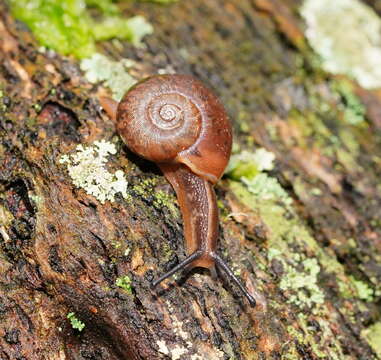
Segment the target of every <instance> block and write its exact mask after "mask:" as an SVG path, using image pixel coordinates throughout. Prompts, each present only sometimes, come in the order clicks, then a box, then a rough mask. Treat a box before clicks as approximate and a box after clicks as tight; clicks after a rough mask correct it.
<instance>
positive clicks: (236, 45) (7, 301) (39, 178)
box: [0, 0, 381, 360]
mask: <svg viewBox="0 0 381 360" xmlns="http://www.w3.org/2000/svg"><path fill="white" fill-rule="evenodd" d="M298 5H299V4H298V2H297V1H292V0H288V1H280V0H268V1H266V0H239V1H238V0H237V1H233V0H230V1H227V0H208V1H204V0H193V1H186V0H183V1H179V2H178V3H176V4H174V5H171V6H167V7H160V6H156V5H152V4H144V5H139V6H138V5H136V4H135V5H133V4H130V5H126V6H125V7H126V8H125V13H126V15H132V14H137V13H141V14H144V15H145V16H147V17H148V19H149V20H150V21H151V22H152V23H153V25H154V27H155V33H154V34H153V35H152V36H149V37H148V38H147V39H146V41H145V42H146V44H147V48H146V49H144V50H142V49H135V48H133V47H132V46H130V45H128V44H123V47H122V49H121V48H118V49H116V48H114V47H113V46H112V45H111V44H104V47H103V51H106V52H108V53H109V54H110V55H112V56H114V57H115V58H121V57H127V58H132V59H135V60H136V61H138V63H139V66H140V69H139V72H138V73H137V74H136V75H137V76H138V77H141V78H143V77H144V76H146V75H149V74H152V73H156V72H157V70H158V69H160V68H172V69H174V70H175V71H176V72H181V73H190V74H193V75H195V76H197V77H198V78H200V79H201V80H203V81H205V82H206V83H207V84H209V85H210V86H211V87H213V88H214V89H216V92H217V93H218V95H219V96H220V97H221V99H222V101H223V103H224V104H225V106H226V108H227V110H228V112H229V114H230V117H231V119H232V121H233V125H234V131H235V142H236V143H237V144H239V145H240V146H241V148H242V149H249V150H253V149H255V148H257V147H258V146H262V147H265V148H266V149H267V150H269V151H272V152H273V153H274V154H275V155H276V168H275V170H273V171H272V173H271V175H273V176H274V177H276V178H277V179H278V181H279V182H280V183H281V184H282V186H283V188H284V189H286V190H287V192H288V195H289V197H290V198H292V199H293V202H292V205H291V207H292V209H289V208H287V207H286V206H285V205H284V204H280V203H278V202H276V201H273V202H268V201H267V202H263V201H262V200H258V199H256V197H255V196H254V195H253V194H250V193H249V192H248V191H247V189H246V188H245V187H244V186H243V185H242V184H240V183H239V182H235V181H231V180H228V179H224V180H222V181H221V182H220V183H219V184H218V185H217V187H216V191H217V196H218V199H219V200H220V207H221V212H222V216H221V239H220V245H219V251H220V252H221V253H222V254H223V256H224V257H225V258H226V259H227V261H228V262H229V263H230V264H231V266H232V267H233V268H234V269H235V270H239V271H240V277H241V278H242V280H243V281H244V283H245V285H246V286H247V287H248V289H249V290H250V291H251V292H252V293H253V294H254V295H255V297H256V299H257V301H258V306H257V307H256V308H254V309H252V308H250V307H249V306H248V304H247V301H246V300H245V299H244V298H241V297H240V295H239V293H238V292H237V290H236V289H235V287H234V286H233V285H230V284H228V283H227V282H226V281H223V280H213V279H212V277H211V276H210V274H209V273H208V272H204V271H202V270H196V271H193V272H192V273H191V274H190V275H189V276H187V277H183V278H182V279H181V280H182V281H180V282H176V281H173V280H171V281H168V282H166V283H165V284H163V286H162V288H161V290H160V291H158V292H155V291H152V290H151V289H150V286H149V284H150V281H151V280H152V279H153V278H154V277H156V276H157V274H161V273H162V272H163V271H164V270H165V269H168V268H170V267H172V266H173V264H175V263H176V262H177V261H178V259H182V258H183V256H184V246H183V235H182V223H181V216H180V213H179V211H178V209H177V207H174V206H165V205H160V204H158V202H157V201H155V192H156V191H157V190H158V189H161V190H163V191H165V192H167V193H168V194H169V195H170V196H172V198H173V204H176V200H175V198H174V196H173V190H172V189H171V188H170V186H169V185H168V184H167V182H166V181H165V179H164V178H163V176H162V175H161V174H160V172H159V171H158V170H157V168H156V167H155V166H154V165H152V164H150V163H148V162H144V161H142V160H140V159H138V158H136V157H134V156H132V155H131V154H130V153H128V152H127V151H126V149H125V148H124V147H123V148H122V149H120V151H119V152H118V155H116V156H114V157H113V158H112V165H111V166H114V167H115V168H120V167H122V169H123V170H125V172H126V174H127V177H128V181H129V183H130V186H129V192H130V195H131V199H130V200H129V201H126V200H124V199H122V198H121V197H120V198H118V199H117V201H116V202H114V203H110V202H106V203H105V204H101V203H100V202H98V201H97V200H96V199H95V198H93V197H92V196H90V195H87V194H86V193H85V192H84V191H83V190H81V189H77V188H75V187H74V185H73V184H72V182H71V179H70V177H69V176H68V174H67V172H66V170H65V168H64V167H63V166H61V165H59V163H58V160H59V158H60V156H62V155H63V154H66V153H68V152H70V151H72V150H73V149H74V148H75V147H76V145H78V144H80V143H81V144H90V143H92V142H93V141H95V140H100V139H106V140H109V139H111V138H112V137H113V136H115V131H114V127H113V124H112V123H111V122H110V120H109V119H108V118H107V116H106V115H105V114H104V113H102V112H101V109H100V106H99V102H98V100H97V98H96V95H95V93H96V91H97V89H96V88H95V87H94V86H92V85H90V84H88V83H87V82H86V81H85V80H84V78H83V75H82V74H81V71H80V70H79V67H78V64H77V63H76V62H75V61H74V60H72V59H69V58H64V57H61V56H59V55H57V54H53V53H51V52H47V53H44V54H43V53H41V52H39V51H38V50H37V49H38V44H36V43H35V41H34V40H33V36H32V35H31V34H30V33H29V32H28V29H27V28H26V27H25V26H24V25H23V24H21V23H20V22H16V21H15V20H14V19H13V18H12V17H11V16H10V15H9V11H8V9H7V7H6V6H5V5H4V4H3V3H1V2H0V84H1V86H2V90H3V93H4V95H3V96H2V98H1V99H0V222H1V224H0V231H1V232H0V234H1V236H0V245H1V247H0V289H1V291H0V359H2V360H5V359H28V360H34V359H160V358H163V359H193V360H194V359H235V360H238V359H242V360H243V359H250V360H251V359H318V358H319V359H364V360H365V359H367V360H368V359H377V358H379V357H377V356H379V355H377V354H376V352H375V351H374V349H372V347H371V346H370V344H369V343H368V340H367V337H366V334H367V329H368V328H370V327H371V326H372V325H373V324H375V323H376V322H377V321H379V320H380V317H381V312H380V291H379V290H380V280H381V266H380V263H381V259H380V258H381V255H380V254H381V227H380V225H381V224H380V220H379V219H380V216H381V210H380V209H381V195H380V185H379V184H380V180H381V170H380V163H381V160H380V159H381V144H380V139H381V137H380V128H381V120H380V116H379V114H380V111H381V99H380V96H379V94H378V93H377V92H374V93H370V92H368V91H365V90H363V89H358V96H359V97H360V98H361V99H362V101H363V103H364V104H365V105H366V110H367V118H366V120H365V121H364V123H363V124H362V126H354V125H350V124H348V123H346V122H345V121H343V112H344V110H345V106H346V103H345V99H344V98H340V97H339V98H338V97H337V96H334V95H332V90H331V88H330V84H331V82H332V81H338V82H340V81H341V79H340V78H337V79H334V78H333V77H332V76H329V75H327V74H324V73H322V72H321V71H319V70H318V69H316V68H315V67H314V66H313V65H312V63H313V54H312V52H311V50H310V49H309V48H308V46H307V43H306V41H305V38H304V35H303V26H304V25H303V23H302V21H301V19H300V18H299V17H298V15H297V12H296V9H297V6H298ZM36 104H38V106H36ZM323 105H325V106H323ZM327 106H328V107H329V111H327V110H326V108H327ZM324 109H325V110H324ZM143 181H144V184H150V185H148V186H145V187H144V188H143V191H138V189H141V188H142V187H141V184H142V182H143ZM261 201H262V202H261ZM231 213H232V214H233V215H231V216H227V215H228V214H231ZM242 213H244V214H245V215H242ZM274 247H276V248H278V249H279V248H281V249H283V251H282V252H281V254H279V253H277V254H278V255H277V256H269V250H270V249H272V248H274ZM127 249H128V250H129V251H127V252H126V250H127ZM278 256H279V257H282V261H280V260H279V259H278V258H277V257H278ZM298 259H299V261H298ZM306 259H316V264H317V266H318V267H319V270H320V271H318V273H317V274H316V278H317V283H316V286H317V290H316V289H314V288H308V284H307V290H305V289H304V290H303V288H300V287H298V284H297V282H296V281H295V276H296V274H298V273H300V274H303V272H304V273H306V274H307V275H309V273H308V271H307V270H306V264H307V263H306V262H305V260H306ZM124 275H128V276H129V277H130V278H131V279H132V293H131V294H130V293H128V292H127V291H125V290H123V289H121V288H120V287H118V286H116V284H115V282H116V279H117V278H118V277H120V276H124ZM350 279H352V280H353V279H356V280H357V281H361V284H363V285H364V284H365V285H364V286H366V288H367V289H368V290H369V293H370V294H372V296H368V297H367V296H361V295H358V293H359V292H356V291H355V290H353V289H354V287H353V285H351V280H350ZM282 281H283V282H282ZM287 281H288V284H289V286H288V285H287ZM311 281H313V280H311ZM352 283H353V281H352ZM281 284H283V285H282V286H281ZM292 285H295V288H294V289H293V288H292ZM308 289H309V290H308ZM300 292H302V294H304V295H305V296H307V297H309V299H311V298H312V296H313V292H316V293H318V294H319V295H320V296H322V297H323V301H313V300H311V301H298V300H297V299H298V294H299V295H300ZM295 294H296V295H297V296H296V300H295V297H293V295H295ZM315 295H316V294H315ZM69 312H75V314H76V316H77V317H78V318H79V319H80V320H82V321H83V322H84V323H85V325H86V327H85V329H84V330H83V331H82V332H78V331H77V330H75V329H73V328H72V327H71V325H70V322H69V321H68V319H67V318H66V316H67V314H68V313H69Z"/></svg>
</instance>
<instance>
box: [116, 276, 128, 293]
mask: <svg viewBox="0 0 381 360" xmlns="http://www.w3.org/2000/svg"><path fill="white" fill-rule="evenodd" d="M131 283H132V282H131V279H130V278H129V276H127V275H125V276H121V277H118V278H117V279H116V281H115V285H116V286H118V287H120V288H121V289H123V290H125V291H126V292H128V293H129V294H132V285H131Z"/></svg>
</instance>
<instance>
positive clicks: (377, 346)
mask: <svg viewBox="0 0 381 360" xmlns="http://www.w3.org/2000/svg"><path fill="white" fill-rule="evenodd" d="M361 335H362V336H363V337H365V338H366V339H367V340H368V343H369V345H370V346H371V347H372V349H373V350H374V351H375V352H376V354H377V355H378V356H379V357H381V322H377V323H375V324H373V325H371V326H369V327H368V328H367V329H365V330H363V331H362V332H361Z"/></svg>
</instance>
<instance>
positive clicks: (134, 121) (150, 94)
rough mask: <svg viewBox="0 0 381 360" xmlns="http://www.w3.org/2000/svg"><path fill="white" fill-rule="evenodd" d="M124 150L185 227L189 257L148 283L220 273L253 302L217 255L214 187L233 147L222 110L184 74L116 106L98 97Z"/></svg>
mask: <svg viewBox="0 0 381 360" xmlns="http://www.w3.org/2000/svg"><path fill="white" fill-rule="evenodd" d="M100 101H101V105H102V107H103V108H104V110H105V111H106V113H107V114H108V115H109V116H110V117H111V118H112V119H113V120H114V122H115V124H116V128H117V131H118V133H119V134H120V136H121V137H122V139H123V141H124V142H125V143H126V145H127V147H128V148H129V149H130V150H131V151H132V152H134V153H136V154H137V155H139V156H141V157H143V158H145V159H147V160H150V161H153V162H155V163H156V164H157V165H158V167H159V168H160V169H161V171H162V172H163V174H164V176H165V177H166V179H167V180H168V181H169V183H170V184H171V185H172V186H173V188H174V190H175V192H176V195H177V199H178V202H179V206H180V210H181V213H182V217H183V223H184V237H185V242H186V250H187V254H188V256H187V257H186V258H185V259H184V260H183V261H181V262H180V263H179V264H178V265H176V266H175V267H174V268H172V269H171V270H170V271H168V272H167V273H165V274H163V275H162V276H160V277H159V278H158V279H157V280H155V281H154V282H153V283H152V286H153V287H156V286H157V285H158V284H159V283H161V282H162V281H163V280H165V279H166V278H168V277H170V276H172V275H173V274H175V273H176V272H177V271H179V270H181V269H184V268H187V269H190V268H193V267H202V268H207V269H210V270H211V271H212V274H213V275H214V274H215V268H216V267H217V268H218V270H222V271H223V272H225V273H226V274H227V275H228V277H229V278H230V279H231V280H233V282H234V283H235V284H236V285H237V286H238V287H239V288H240V290H241V291H242V293H243V294H244V295H245V296H246V298H247V299H248V301H249V303H250V305H251V306H255V304H256V301H255V299H254V297H253V296H252V295H251V294H250V293H249V292H248V290H247V289H246V288H245V287H244V286H243V285H242V284H241V282H240V281H239V280H238V278H237V277H236V276H235V275H234V274H233V272H232V270H231V269H230V268H229V267H228V265H227V264H226V263H225V261H224V260H223V259H222V258H221V257H220V256H219V255H218V254H217V253H216V247H217V239H218V236H219V235H218V225H219V219H218V208H217V202H216V195H215V192H214V189H213V185H214V184H215V183H216V182H217V181H218V180H219V178H220V177H221V176H222V174H223V172H224V169H225V167H226V165H227V163H228V161H229V157H230V153H231V147H232V128H231V125H230V122H229V119H228V117H227V114H226V112H225V109H224V107H223V106H222V104H221V103H220V101H219V100H218V98H217V97H216V96H215V95H214V94H213V93H212V91H211V90H209V89H208V88H207V87H206V86H204V85H203V83H201V81H199V80H197V79H195V78H194V77H192V76H189V75H178V74H177V75H156V76H152V77H149V78H147V79H144V80H143V81H141V82H139V83H138V84H136V85H135V86H133V87H132V88H131V89H130V90H129V91H128V92H127V93H126V94H125V95H124V97H123V98H122V100H121V102H120V103H117V102H116V101H114V100H111V99H108V98H101V99H100Z"/></svg>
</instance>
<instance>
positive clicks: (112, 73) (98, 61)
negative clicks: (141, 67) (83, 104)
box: [81, 53, 136, 101]
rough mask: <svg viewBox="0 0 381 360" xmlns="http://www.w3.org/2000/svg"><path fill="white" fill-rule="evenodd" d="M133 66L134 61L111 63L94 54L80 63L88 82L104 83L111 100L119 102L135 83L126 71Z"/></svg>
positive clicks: (106, 58)
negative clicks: (109, 91)
mask: <svg viewBox="0 0 381 360" xmlns="http://www.w3.org/2000/svg"><path fill="white" fill-rule="evenodd" d="M134 64H135V63H134V61H132V60H130V59H122V60H120V61H113V60H110V59H109V58H108V57H106V56H104V55H102V54H99V53H95V54H94V55H93V56H91V57H89V58H86V59H83V60H82V61H81V70H83V71H84V72H85V77H86V79H87V80H88V81H89V82H91V83H97V82H104V84H105V85H106V86H107V87H109V88H110V89H111V91H112V94H113V98H114V99H115V100H117V101H120V100H121V98H122V96H123V95H124V93H125V92H126V91H127V90H128V89H129V88H130V87H131V86H132V85H134V84H135V83H136V80H135V79H134V78H133V77H132V76H131V75H130V74H129V73H128V69H129V68H131V67H132V66H133V65H134Z"/></svg>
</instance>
